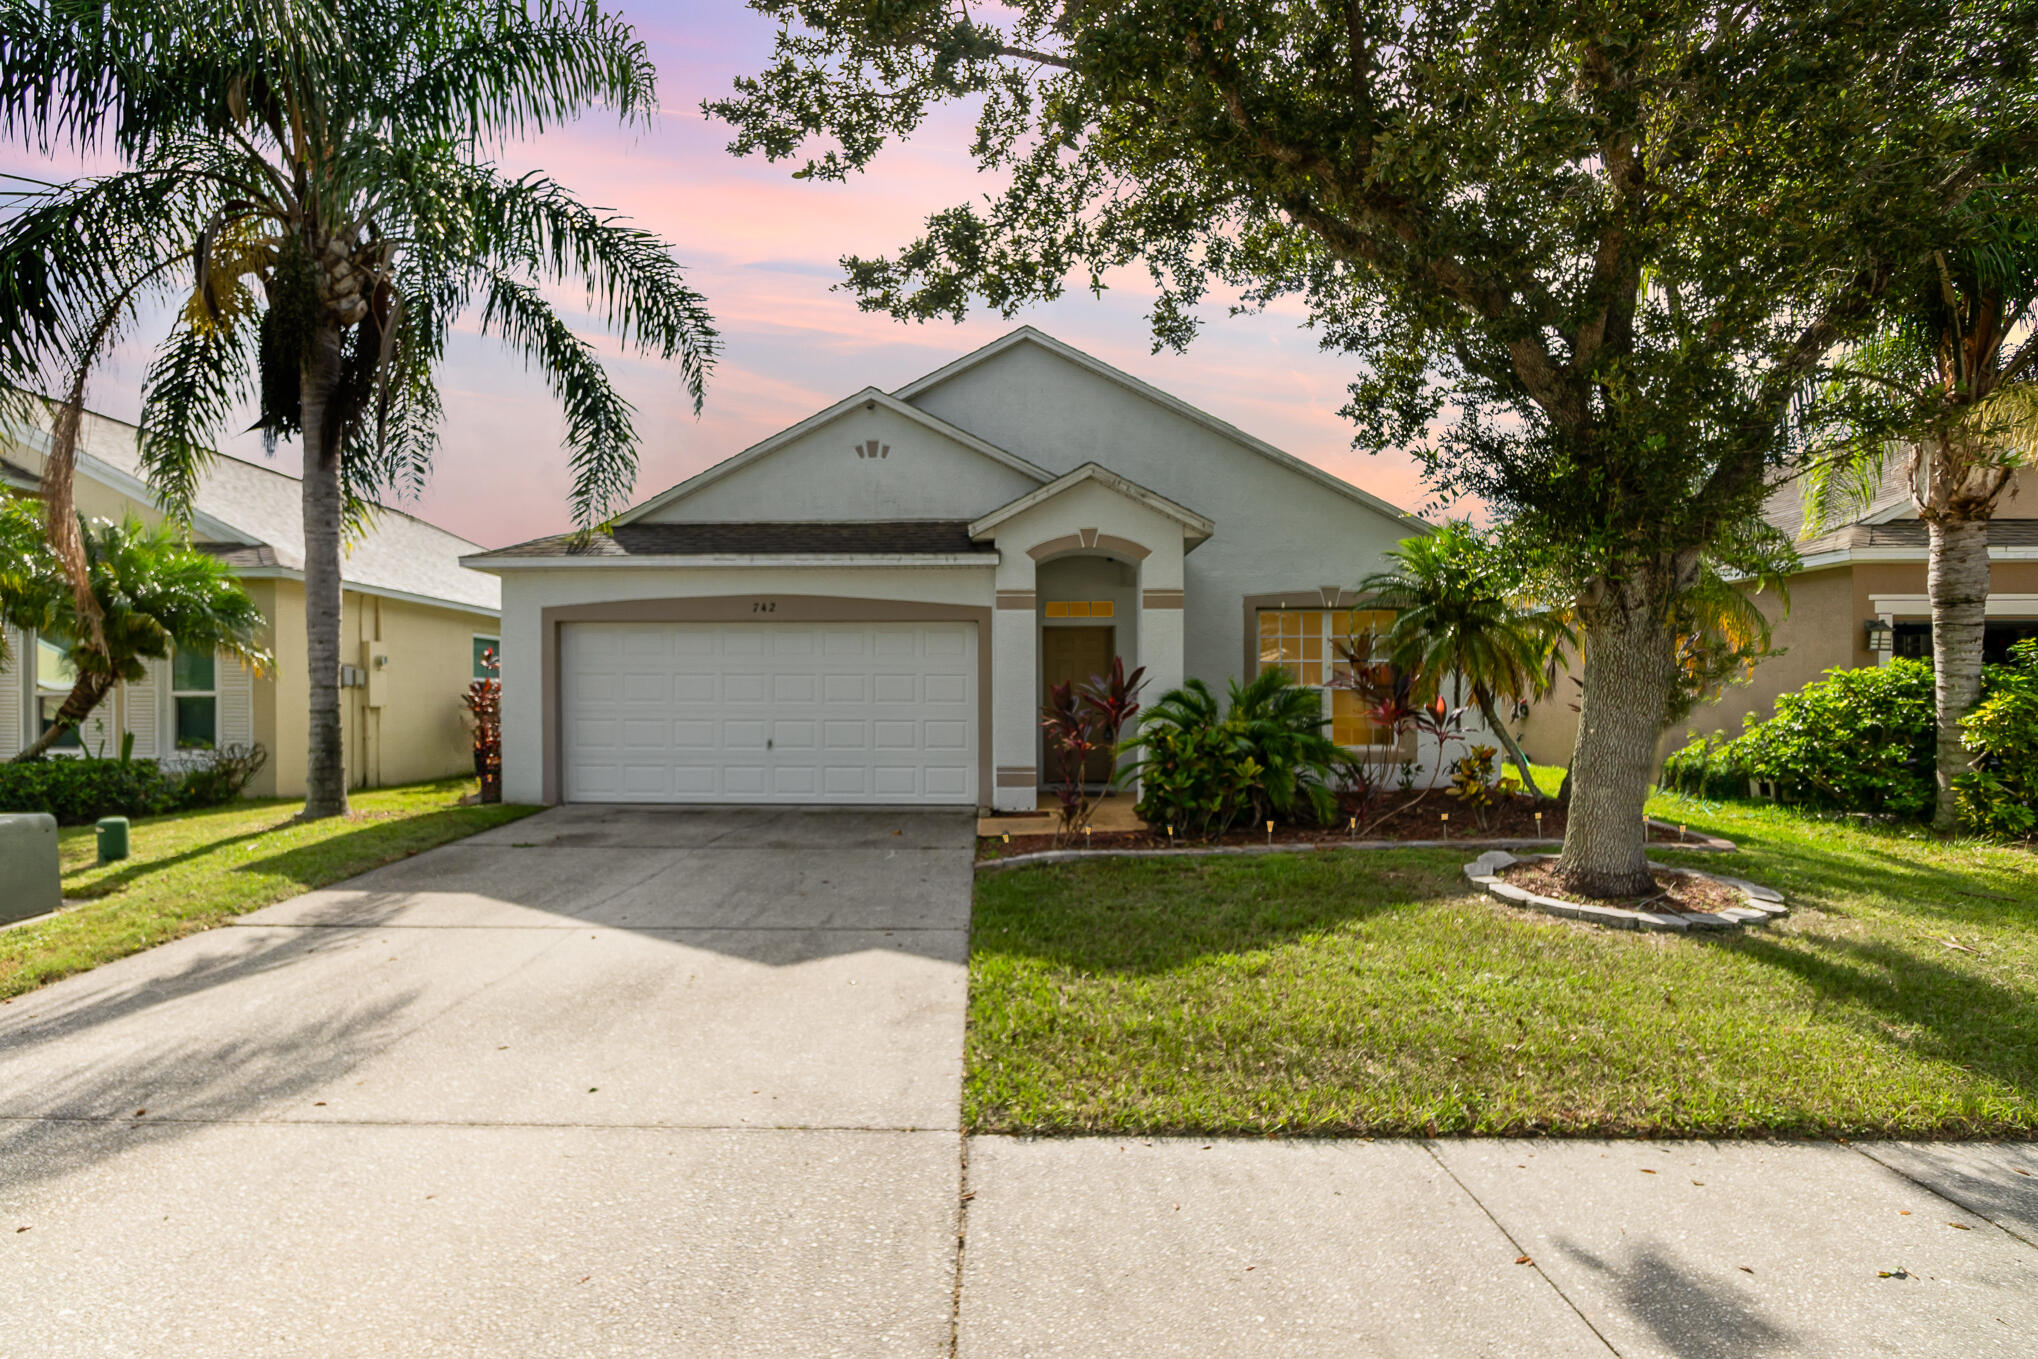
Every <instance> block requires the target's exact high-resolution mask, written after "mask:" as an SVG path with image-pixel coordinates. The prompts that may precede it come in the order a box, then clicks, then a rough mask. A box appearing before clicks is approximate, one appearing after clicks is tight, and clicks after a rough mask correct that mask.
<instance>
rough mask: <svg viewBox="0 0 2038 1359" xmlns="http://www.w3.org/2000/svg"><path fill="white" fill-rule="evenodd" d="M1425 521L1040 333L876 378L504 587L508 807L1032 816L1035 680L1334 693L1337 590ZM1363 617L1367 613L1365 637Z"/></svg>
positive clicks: (1345, 601) (514, 558)
mask: <svg viewBox="0 0 2038 1359" xmlns="http://www.w3.org/2000/svg"><path fill="white" fill-rule="evenodd" d="M1424 527H1425V526H1424V525H1423V524H1422V522H1421V521H1420V520H1417V519H1415V518H1413V517H1411V516H1409V515H1407V514H1405V513H1403V512H1402V511H1400V510H1398V509H1396V508H1395V507H1394V506H1392V505H1389V504H1387V503H1386V502H1385V501H1383V500H1380V499H1379V498H1377V497H1375V496H1373V495H1370V494H1368V493H1367V492H1365V491H1362V490H1360V489H1358V488H1357V487H1355V486H1351V485H1348V484H1346V483H1345V482H1343V481H1340V480H1339V479H1338V478H1336V477H1334V476H1332V475H1330V474H1329V473H1327V472H1324V471H1322V470H1320V469H1318V468H1316V467H1313V466H1311V465H1309V464H1308V463H1305V462H1302V461H1301V460H1299V459H1297V458H1294V457H1291V456H1290V455H1288V454H1286V453H1283V452H1282V451H1280V450H1279V449H1277V448H1274V447H1272V446H1271V445H1269V444H1267V443H1265V442H1263V441H1261V440H1259V439H1255V438H1253V437H1252V436H1251V435H1249V434H1246V433H1244V432H1242V431H1240V430H1238V429H1235V428H1233V427H1232V426H1230V425H1228V424H1225V423H1224V422H1223V421H1220V420H1218V419H1216V418H1214V417H1212V416H1210V415H1208V414H1206V413H1204V412H1203V411H1200V410H1197V409H1196V408H1195V407H1194V406H1191V405H1189V404H1188V403H1187V402H1184V401H1181V400H1179V399H1177V398H1175V397H1172V396H1169V395H1167V394H1166V393H1164V392H1160V391H1157V390H1156V389H1154V388H1153V387H1150V386H1148V385H1146V384H1145V383H1143V382H1140V381H1138V380H1137V379H1135V378H1132V377H1130V376H1129V375H1127V374H1125V373H1122V372H1120V371H1118V370H1117V369H1115V368H1112V367H1110V366H1109V365H1107V364H1104V363H1101V362H1099V361H1098V360H1096V359H1094V358H1091V357H1090V356H1088V355H1086V354H1083V353H1080V352H1078V351H1076V350H1074V349H1071V348H1070V347H1068V346H1067V345H1065V344H1062V343H1060V342H1058V341H1056V340H1053V339H1050V338H1049V337H1047V336H1045V335H1042V334H1040V333H1039V332H1038V331H1035V330H1033V329H1031V328H1023V329H1020V330H1017V331H1014V332H1013V333H1012V334H1009V335H1007V336H1005V337H1004V338H1003V339H1000V340H998V341H996V342H995V343H993V344H990V345H988V346H986V347H984V348H983V349H980V350H978V351H976V352H975V353H973V354H970V355H967V356H966V357H964V358H961V359H958V360H957V361H956V362H954V363H951V364H949V365H948V366H947V367H945V368H942V369H940V370H938V371H936V372H933V373H930V374H928V375H927V376H925V377H923V378H920V379H918V380H917V381H914V382H911V383H908V384H907V385H906V386H904V387H902V388H900V389H899V390H898V391H896V392H891V393H886V392H882V391H879V390H878V389H876V388H874V387H873V388H867V389H865V390H864V391H861V392H858V393H857V394H856V395H854V396H851V397H848V398H846V399H844V400H842V401H840V402H838V403H836V404H835V405H833V406H830V407H828V408H827V409H826V410H823V411H821V412H819V413H817V414H815V415H813V416H812V417H810V418H808V419H806V420H804V421H801V422H800V423H799V424H797V425H794V426H793V427H792V428H790V429H788V430H785V431H784V432H782V433H780V434H777V435H774V436H772V437H771V438H769V439H766V440H765V441H764V442H762V443H760V444H757V445H756V446H755V447H752V448H749V449H747V450H745V451H743V452H741V453H738V454H736V455H735V456H734V457H732V458H729V459H728V460H726V461H724V462H722V463H719V464H717V465H716V466H714V467H711V468H709V469H708V470H707V471H705V472H702V473H700V474H699V475H698V476H695V477H693V478H692V479H690V480H688V481H685V482H683V483H681V484H680V485H678V486H675V487H673V488H672V489H671V490H669V491H667V492H665V493H664V494H662V495H659V496H655V497H653V498H652V499H650V500H648V501H645V502H644V503H643V504H640V505H638V506H637V507H636V508H634V509H632V510H630V511H628V512H626V513H624V514H622V515H621V516H619V517H618V518H617V519H616V520H615V521H614V522H613V523H612V524H611V525H610V526H608V528H607V529H606V531H604V532H601V533H598V534H596V535H594V537H593V539H592V541H591V542H590V543H587V544H584V545H581V544H576V543H575V542H574V541H573V540H572V539H571V538H570V537H566V536H561V537H556V538H546V539H540V540H538V541H535V542H530V543H524V544H521V545H519V546H516V547H509V548H503V549H501V550H499V551H493V552H485V553H481V554H479V555H477V556H472V557H468V558H466V559H465V561H466V564H467V565H469V566H471V567H474V568H476V569H479V570H485V571H491V572H494V573H496V574H497V575H499V576H501V577H502V581H503V637H504V642H505V658H506V659H505V661H504V684H503V728H504V734H503V783H504V796H505V797H506V798H509V799H511V800H513V801H518V802H543V803H553V802H561V801H566V802H626V801H639V802H788V803H937V804H954V805H962V806H986V805H995V806H997V807H999V808H1002V809H1018V810H1030V809H1032V808H1033V807H1034V805H1035V802H1036V797H1037V790H1038V789H1039V787H1040V786H1041V784H1042V780H1043V773H1044V772H1045V771H1044V769H1043V765H1044V761H1043V757H1042V752H1041V733H1040V708H1041V700H1042V696H1043V691H1044V689H1045V687H1046V686H1047V685H1049V684H1051V683H1055V682H1058V681H1060V680H1064V679H1069V678H1084V677H1087V676H1088V675H1090V674H1093V673H1096V672H1098V671H1100V670H1103V669H1105V668H1107V667H1108V666H1109V664H1110V661H1111V658H1112V657H1113V656H1114V655H1116V656H1122V657H1124V659H1125V661H1126V663H1127V665H1128V666H1144V667H1145V668H1146V672H1147V685H1146V690H1145V698H1146V699H1147V700H1148V701H1149V702H1150V701H1152V700H1153V699H1155V698H1157V697H1159V696H1160V694H1161V693H1163V692H1164V691H1165V690H1167V689H1169V688H1171V687H1174V686H1176V685H1178V684H1180V683H1181V682H1182V681H1183V679H1184V678H1186V677H1190V676H1195V677H1200V678H1202V679H1203V680H1205V681H1207V682H1208V683H1209V684H1210V685H1211V687H1212V688H1213V689H1215V690H1216V691H1217V692H1218V694H1219V695H1220V696H1222V694H1223V692H1224V687H1225V682H1226V681H1227V680H1230V679H1233V678H1238V677H1242V676H1246V675H1249V674H1253V673H1255V672H1256V671H1257V670H1258V669H1259V668H1260V667H1261V665H1262V664H1285V665H1286V666H1287V667H1288V668H1289V669H1291V670H1292V671H1294V672H1295V673H1297V674H1298V675H1299V676H1300V678H1301V679H1302V681H1303V682H1304V683H1307V684H1311V685H1315V686H1317V687H1319V688H1322V689H1323V690H1324V712H1325V715H1326V716H1327V717H1328V718H1330V719H1331V722H1332V730H1333V733H1334V735H1335V736H1336V738H1337V739H1338V740H1339V741H1341V742H1343V743H1345V744H1348V745H1362V744H1368V743H1371V742H1373V741H1375V740H1376V739H1377V738H1376V734H1375V733H1374V732H1373V731H1372V730H1371V728H1370V726H1369V725H1368V724H1367V722H1366V720H1365V718H1364V715H1363V712H1362V711H1361V710H1360V705H1359V703H1358V701H1357V699H1356V698H1355V696H1354V695H1353V694H1352V693H1351V692H1350V691H1348V690H1331V689H1328V688H1325V687H1324V686H1325V685H1326V683H1327V681H1328V680H1329V679H1330V677H1331V669H1332V667H1333V665H1334V664H1335V659H1336V658H1335V655H1334V652H1333V643H1334V641H1335V640H1336V639H1337V638H1338V637H1341V636H1343V635H1345V634H1346V633H1347V632H1348V631H1351V630H1352V629H1353V626H1354V619H1353V617H1352V613H1353V610H1354V606H1355V605H1357V604H1359V603H1360V602H1361V601H1358V600H1357V599H1355V598H1354V596H1353V595H1352V594H1351V593H1350V587H1351V586H1352V584H1353V583H1355V582H1356V581H1358V580H1359V579H1360V578H1361V577H1363V576H1365V575H1366V574H1367V573H1368V572H1370V571H1373V570H1375V569H1377V568H1379V566H1380V565H1381V564H1382V554H1383V553H1384V552H1386V551H1387V549H1389V548H1391V547H1393V546H1394V545H1395V544H1396V543H1397V542H1399V541H1400V540H1401V539H1403V538H1406V537H1408V536H1409V535H1410V534H1412V533H1417V532H1421V531H1423V529H1424ZM1366 621H1368V620H1366V619H1365V618H1364V617H1363V616H1362V617H1361V618H1360V619H1359V620H1358V622H1359V626H1360V627H1363V626H1364V624H1365V622H1366Z"/></svg>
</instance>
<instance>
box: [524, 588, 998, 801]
mask: <svg viewBox="0 0 2038 1359" xmlns="http://www.w3.org/2000/svg"><path fill="white" fill-rule="evenodd" d="M560 654H561V664H560V675H561V682H562V685H563V689H562V692H561V695H560V704H561V712H562V713H563V715H564V722H563V736H564V741H563V742H562V761H563V763H564V765H565V776H566V777H565V797H566V800H567V801H569V802H875V803H952V804H965V805H973V804H974V803H975V802H976V800H977V758H978V752H977V637H976V625H975V624H974V623H569V624H566V625H565V626H564V628H563V629H562V636H561V638H560Z"/></svg>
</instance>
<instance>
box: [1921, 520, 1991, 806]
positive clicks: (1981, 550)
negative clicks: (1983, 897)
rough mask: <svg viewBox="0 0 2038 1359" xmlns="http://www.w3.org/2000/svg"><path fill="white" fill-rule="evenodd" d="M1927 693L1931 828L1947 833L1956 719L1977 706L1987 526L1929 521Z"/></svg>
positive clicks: (1958, 753) (1959, 752) (1958, 762)
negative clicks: (1933, 774)
mask: <svg viewBox="0 0 2038 1359" xmlns="http://www.w3.org/2000/svg"><path fill="white" fill-rule="evenodd" d="M1930 529H1931V542H1932V554H1931V565H1930V567H1929V569H1928V571H1927V574H1926V588H1927V590H1928V591H1929V592H1930V594H1931V597H1932V690H1933V696H1934V699H1935V701H1936V703H1937V706H1938V721H1939V731H1938V738H1939V741H1938V755H1939V759H1938V783H1939V787H1938V800H1937V805H1936V806H1935V807H1934V809H1933V812H1932V825H1933V827H1934V828H1935V829H1938V830H1941V831H1950V830H1952V829H1954V827H1955V826H1956V825H1957V824H1958V821H1959V804H1958V802H1957V801H1956V800H1955V799H1954V796H1953V776H1954V775H1956V774H1958V773H1959V772H1960V771H1961V770H1963V769H1965V768H1967V752H1966V751H1965V750H1963V749H1962V748H1961V745H1960V720H1961V719H1962V718H1964V717H1966V716H1967V715H1968V714H1969V713H1971V712H1973V711H1974V707H1975V704H1977V703H1979V702H1980V701H1981V646H1982V630H1983V628H1984V627H1985V626H1986V624H1987V621H1988V584H1989V581H1988V521H1987V520H1986V519H1934V520H1932V521H1931V525H1930Z"/></svg>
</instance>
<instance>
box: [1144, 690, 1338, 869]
mask: <svg viewBox="0 0 2038 1359" xmlns="http://www.w3.org/2000/svg"><path fill="white" fill-rule="evenodd" d="M1325 725H1326V720H1325V718H1324V716H1323V700H1322V699H1321V698H1320V697H1319V696H1318V693H1317V691H1316V690H1314V689H1306V688H1303V687H1301V686H1299V685H1297V684H1295V683H1294V681H1292V680H1291V679H1290V678H1289V677H1288V673H1287V672H1286V671H1285V670H1282V669H1279V668H1278V667H1277V668H1275V669H1272V670H1268V671H1266V672H1265V673H1264V674H1262V675H1260V676H1259V677H1258V678H1257V679H1255V680H1253V681H1252V682H1251V683H1249V684H1245V685H1240V684H1239V683H1238V682H1237V681H1236V680H1234V681H1232V682H1231V685H1230V687H1229V691H1228V693H1227V694H1226V702H1225V705H1224V709H1223V710H1222V711H1220V709H1219V705H1218V702H1217V698H1216V696H1215V695H1213V694H1212V693H1211V692H1210V687H1209V686H1208V685H1207V684H1205V683H1204V682H1203V681H1202V680H1199V679H1192V680H1190V681H1189V682H1188V683H1186V684H1184V685H1183V686H1182V687H1181V688H1179V689H1173V690H1170V691H1169V692H1168V693H1166V694H1165V695H1163V696H1162V697H1161V699H1160V701H1159V702H1157V703H1155V704H1154V705H1153V707H1152V708H1151V709H1150V710H1149V711H1148V712H1147V715H1146V718H1145V720H1144V721H1142V722H1141V723H1140V727H1139V734H1138V736H1136V737H1135V738H1134V739H1132V740H1131V741H1128V742H1126V744H1125V747H1124V748H1125V750H1126V751H1127V752H1129V753H1131V754H1133V755H1135V756H1136V760H1135V762H1134V763H1133V764H1132V765H1130V766H1128V768H1127V770H1126V771H1125V775H1124V776H1126V777H1129V776H1131V775H1133V774H1137V775H1138V778H1139V783H1140V797H1139V802H1138V804H1137V807H1136V810H1137V811H1138V812H1139V815H1140V817H1141V819H1143V820H1144V821H1145V822H1146V823H1147V824H1148V825H1150V826H1173V827H1175V828H1176V830H1177V831H1178V832H1179V833H1180V834H1183V835H1187V836H1189V837H1191V838H1203V839H1207V838H1211V837H1214V836H1218V835H1222V834H1223V833H1224V832H1226V831H1228V830H1230V829H1232V828H1233V827H1235V826H1237V825H1239V824H1240V823H1242V822H1245V821H1248V820H1251V821H1284V822H1298V821H1299V822H1311V823H1319V824H1320V823H1325V822H1329V821H1331V820H1332V819H1333V818H1334V817H1335V816H1336V815H1337V805H1338V804H1337V794H1336V792H1335V791H1334V790H1333V787H1332V785H1333V784H1334V783H1335V782H1336V781H1337V780H1338V779H1339V778H1340V777H1341V776H1342V774H1343V772H1344V769H1345V766H1346V765H1347V763H1348V757H1347V756H1346V754H1345V752H1344V751H1343V750H1342V749H1340V748H1339V747H1338V745H1337V744H1336V743H1335V742H1333V741H1332V740H1331V739H1330V738H1329V737H1328V736H1326V735H1324V733H1323V729H1324V727H1325Z"/></svg>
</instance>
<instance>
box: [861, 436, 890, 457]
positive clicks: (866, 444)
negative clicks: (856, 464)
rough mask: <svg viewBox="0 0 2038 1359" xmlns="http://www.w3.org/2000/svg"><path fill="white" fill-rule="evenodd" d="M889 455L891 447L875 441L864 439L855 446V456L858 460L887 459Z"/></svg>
mask: <svg viewBox="0 0 2038 1359" xmlns="http://www.w3.org/2000/svg"><path fill="white" fill-rule="evenodd" d="M891 455H892V446H891V445H890V444H881V443H879V442H878V441H877V440H875V439H866V440H864V441H863V442H862V443H860V444H858V445H857V446H856V456H857V457H859V458H889V457H890V456H891Z"/></svg>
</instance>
